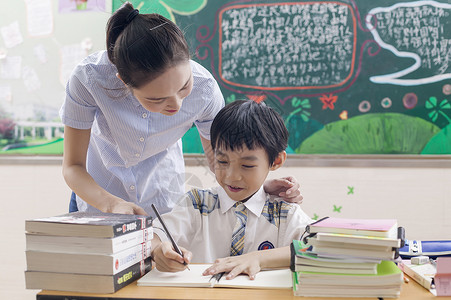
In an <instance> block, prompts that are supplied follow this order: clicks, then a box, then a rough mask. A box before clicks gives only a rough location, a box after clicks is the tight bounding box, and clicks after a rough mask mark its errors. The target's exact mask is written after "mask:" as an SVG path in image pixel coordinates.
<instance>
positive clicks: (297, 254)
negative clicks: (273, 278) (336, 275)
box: [290, 240, 381, 273]
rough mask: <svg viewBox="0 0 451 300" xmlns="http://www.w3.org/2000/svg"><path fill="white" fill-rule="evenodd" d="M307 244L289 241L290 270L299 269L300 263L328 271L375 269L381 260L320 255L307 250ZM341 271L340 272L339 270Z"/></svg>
mask: <svg viewBox="0 0 451 300" xmlns="http://www.w3.org/2000/svg"><path fill="white" fill-rule="evenodd" d="M307 249H308V246H307V245H306V244H304V243H303V242H302V241H299V240H293V242H292V243H291V263H290V269H291V271H293V272H295V271H299V269H300V267H299V266H300V265H307V266H316V267H323V268H325V269H324V272H326V273H330V272H329V270H328V269H335V268H342V269H371V270H374V272H372V273H375V271H376V266H377V264H378V263H380V262H381V260H367V259H362V258H353V257H346V258H344V257H335V258H333V257H321V256H318V255H316V253H314V252H312V251H310V250H307ZM340 273H342V272H340Z"/></svg>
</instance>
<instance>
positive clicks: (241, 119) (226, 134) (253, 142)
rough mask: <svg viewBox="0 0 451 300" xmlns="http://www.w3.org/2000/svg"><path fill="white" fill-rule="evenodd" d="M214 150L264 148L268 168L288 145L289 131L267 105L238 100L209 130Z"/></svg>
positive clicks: (224, 108) (214, 121)
mask: <svg viewBox="0 0 451 300" xmlns="http://www.w3.org/2000/svg"><path fill="white" fill-rule="evenodd" d="M210 138H211V147H212V148H213V150H215V149H216V148H220V149H226V150H231V151H234V150H241V149H242V148H243V146H244V145H245V146H246V147H247V148H248V149H249V150H253V149H256V148H263V149H264V150H265V152H266V154H267V155H268V160H269V165H270V166H272V165H273V163H274V160H275V159H276V158H277V156H278V155H279V153H280V152H282V151H284V150H285V149H286V148H287V146H288V130H287V128H286V127H285V124H284V122H283V119H282V117H281V116H280V115H279V114H278V113H277V112H276V111H275V110H274V109H272V108H271V107H269V106H266V105H265V104H264V103H256V102H254V101H252V100H237V101H234V102H232V103H230V104H227V105H226V106H225V107H223V108H222V109H221V110H220V111H219V112H218V114H217V115H216V117H215V119H214V120H213V123H212V124H211V129H210Z"/></svg>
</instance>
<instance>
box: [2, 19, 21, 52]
mask: <svg viewBox="0 0 451 300" xmlns="http://www.w3.org/2000/svg"><path fill="white" fill-rule="evenodd" d="M0 31H1V34H2V37H3V41H4V42H5V46H6V48H12V47H14V46H17V45H19V44H21V43H22V42H23V37H22V34H21V33H20V28H19V22H17V21H15V22H13V23H11V24H9V25H8V26H3V27H2V28H1V29H0Z"/></svg>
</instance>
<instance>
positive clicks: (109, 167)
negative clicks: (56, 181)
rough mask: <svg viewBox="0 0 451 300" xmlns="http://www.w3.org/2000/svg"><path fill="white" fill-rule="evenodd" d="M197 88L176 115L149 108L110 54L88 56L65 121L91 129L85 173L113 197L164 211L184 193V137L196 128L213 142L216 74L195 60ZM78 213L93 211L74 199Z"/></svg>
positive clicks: (218, 102) (218, 96)
mask: <svg viewBox="0 0 451 300" xmlns="http://www.w3.org/2000/svg"><path fill="white" fill-rule="evenodd" d="M190 64H191V69H192V72H193V79H194V82H193V90H192V92H191V94H190V95H189V96H188V97H186V98H185V99H184V100H183V102H182V107H181V109H180V111H179V112H177V114H176V115H174V116H165V115H162V114H159V113H152V112H149V111H147V110H146V109H144V108H143V107H142V106H141V104H140V103H139V102H138V100H137V99H136V98H135V97H134V96H133V94H132V93H131V92H129V91H128V90H127V89H124V84H123V83H122V81H120V80H119V79H118V78H117V77H116V73H117V69H116V67H115V66H114V65H113V64H112V63H111V62H110V61H109V59H108V56H107V53H106V51H100V52H97V53H94V54H92V55H90V56H88V57H87V58H86V59H84V60H83V61H82V62H81V63H80V64H79V65H78V66H77V67H76V68H75V70H74V71H73V73H72V75H71V78H70V79H69V82H68V84H67V87H66V99H65V101H64V103H63V105H62V107H61V110H60V116H61V120H62V122H63V123H64V124H65V125H67V126H69V127H72V128H77V129H89V128H91V139H90V142H89V148H88V156H87V170H88V172H89V174H90V175H91V176H92V177H93V178H94V180H95V181H96V182H97V184H99V185H100V186H101V187H103V188H104V189H105V190H107V191H108V192H110V193H112V194H113V195H116V196H118V197H121V198H122V199H124V200H127V201H131V202H134V203H136V204H138V205H139V206H141V207H143V208H144V209H145V210H146V211H147V213H149V214H150V213H151V208H150V205H151V204H152V203H154V204H155V205H156V206H157V207H158V208H159V209H160V210H161V212H162V213H163V212H167V211H169V210H171V209H172V207H173V206H174V205H175V204H176V203H177V202H178V201H179V199H180V197H182V196H183V194H184V184H183V183H184V171H185V168H184V160H183V153H182V142H181V137H182V136H183V135H184V134H185V132H186V131H188V129H189V128H191V126H192V124H193V123H194V124H195V125H196V127H197V129H198V131H199V133H200V135H201V136H203V137H204V138H206V139H210V126H211V123H212V121H213V118H214V117H215V115H216V114H217V113H218V111H219V110H220V109H221V108H222V107H223V106H224V98H223V96H222V93H221V91H220V89H219V86H218V84H217V82H216V80H215V79H214V78H213V76H212V75H211V74H210V73H209V72H208V71H207V70H206V69H205V68H204V67H202V66H201V65H200V64H198V63H196V62H194V61H190ZM77 205H78V209H79V210H81V211H95V210H96V209H95V208H93V207H91V206H90V205H88V204H87V203H86V202H84V201H83V200H82V199H80V198H79V197H78V196H77Z"/></svg>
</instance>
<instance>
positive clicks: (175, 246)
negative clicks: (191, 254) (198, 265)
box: [151, 204, 189, 270]
mask: <svg viewBox="0 0 451 300" xmlns="http://www.w3.org/2000/svg"><path fill="white" fill-rule="evenodd" d="M151 206H152V209H153V211H154V212H155V215H157V218H158V220H159V221H160V223H161V226H163V229H164V231H165V232H166V235H167V236H168V238H169V239H170V240H171V243H172V247H173V248H174V250H175V252H177V253H178V254H180V256H182V257H183V252H182V251H181V250H180V248H179V246H177V243H176V242H175V241H174V239H173V238H172V235H171V233H170V232H169V230H168V228H167V227H166V224H165V223H164V221H163V218H162V217H161V216H160V213H159V212H158V210H157V208H156V207H155V205H153V204H152V205H151ZM183 265H185V266H186V268H187V269H188V270H189V267H188V264H187V263H186V262H185V261H184V262H183Z"/></svg>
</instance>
